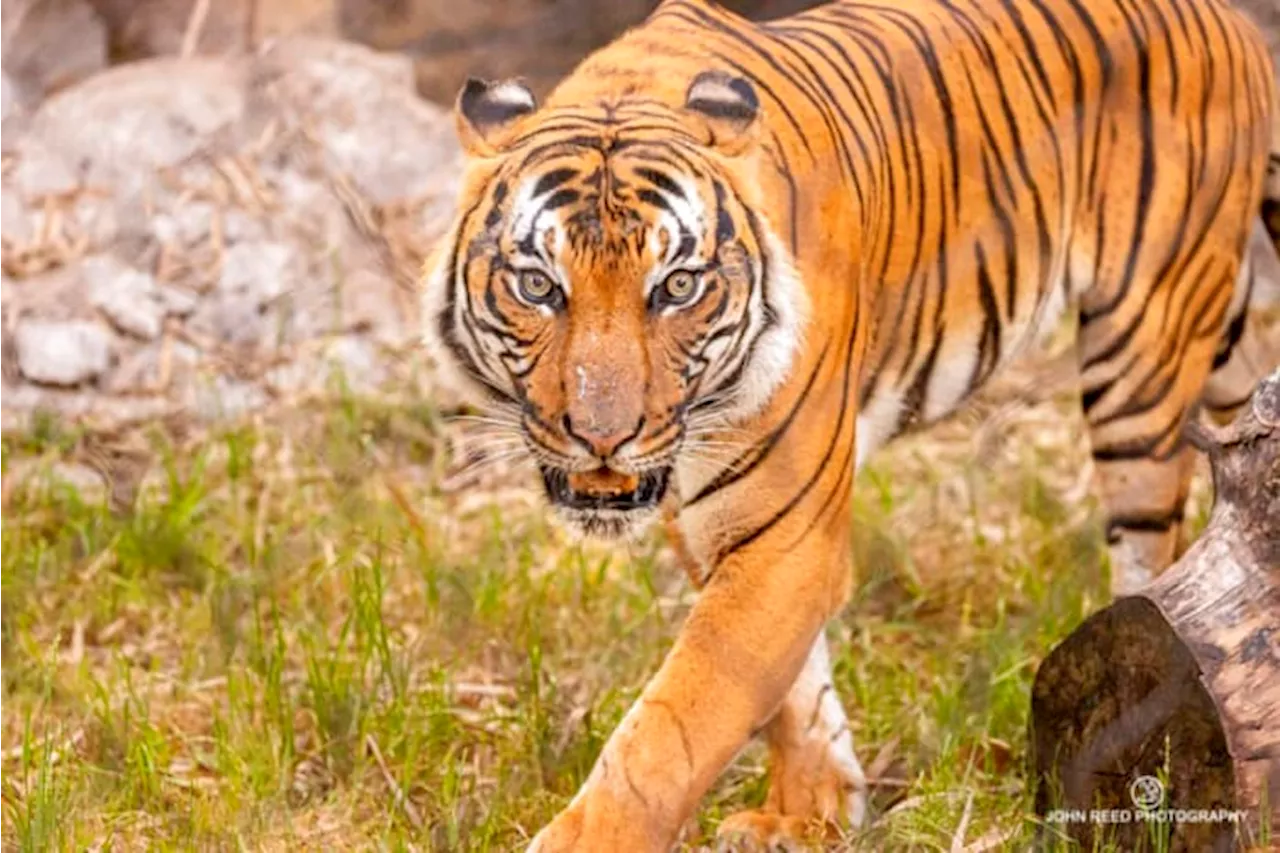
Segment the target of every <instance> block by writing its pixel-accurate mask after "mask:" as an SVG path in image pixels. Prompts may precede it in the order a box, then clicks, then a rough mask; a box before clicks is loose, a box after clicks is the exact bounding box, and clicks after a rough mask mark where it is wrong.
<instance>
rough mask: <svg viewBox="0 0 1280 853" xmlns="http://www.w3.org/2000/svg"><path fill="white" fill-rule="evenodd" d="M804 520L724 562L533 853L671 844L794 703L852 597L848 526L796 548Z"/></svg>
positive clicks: (818, 533) (811, 536) (806, 537)
mask: <svg viewBox="0 0 1280 853" xmlns="http://www.w3.org/2000/svg"><path fill="white" fill-rule="evenodd" d="M835 515H836V516H837V517H839V518H840V519H844V518H847V515H846V514H842V513H835ZM801 525H803V520H802V521H801V522H800V524H780V525H777V526H776V527H774V528H772V530H771V531H770V532H769V533H767V534H765V535H763V536H760V537H759V538H757V539H756V540H754V541H753V542H752V543H751V544H750V545H748V546H746V547H743V548H741V549H740V550H738V551H735V552H734V553H733V554H731V555H730V556H729V557H727V558H725V559H724V560H723V561H722V562H721V563H720V564H719V565H718V566H717V567H716V569H715V571H714V573H713V575H712V577H711V579H710V580H709V581H708V583H707V584H706V586H705V588H704V589H703V591H702V593H701V595H700V596H699V598H698V601H697V603H696V604H695V605H694V607H693V610H692V611H691V613H690V614H689V618H688V620H687V621H686V623H685V626H684V629H683V630H682V632H681V634H680V636H679V638H678V639H677V640H676V643H675V645H674V647H673V648H672V650H671V652H670V654H669V655H668V656H667V659H666V661H665V662H664V663H663V665H662V667H661V669H660V670H659V671H658V673H657V675H655V676H654V678H653V680H652V681H650V683H649V684H648V685H647V686H646V688H645V690H644V692H643V694H642V695H641V697H640V698H639V700H637V702H636V703H635V705H633V706H632V708H631V710H630V711H629V712H628V713H627V715H626V717H625V718H624V719H623V721H622V722H621V724H619V726H618V728H617V729H616V730H615V731H614V733H613V735H612V736H611V737H610V738H609V741H608V743H606V744H605V747H604V749H603V750H602V752H601V754H600V757H599V759H598V760H597V762H596V766H595V768H594V769H593V770H592V773H591V776H590V777H589V778H588V779H587V781H586V783H585V784H584V785H583V787H582V789H581V790H580V791H579V792H578V795H577V796H576V797H575V798H574V799H573V801H572V802H571V803H570V804H569V806H568V808H566V809H565V811H564V812H562V813H561V814H560V815H559V816H557V817H556V819H555V820H554V821H552V823H551V824H550V825H549V826H547V827H546V828H545V829H544V830H543V831H542V832H540V833H539V834H538V835H537V837H536V838H535V839H534V841H533V844H532V846H531V847H530V850H531V851H539V853H546V851H567V850H573V851H596V850H600V851H611V850H627V851H632V850H635V851H640V850H655V851H659V850H667V849H668V848H669V847H670V846H671V844H672V843H673V842H674V841H675V839H676V836H677V834H678V833H679V831H680V828H681V826H682V825H683V824H684V822H685V821H686V820H687V819H688V818H689V816H690V815H691V814H692V813H693V811H694V808H695V807H696V805H697V803H698V800H699V799H700V798H701V796H702V795H703V793H705V792H706V790H707V789H708V788H709V787H710V786H711V785H712V784H713V783H714V782H715V780H716V778H717V777H718V776H719V774H720V772H721V771H722V770H723V769H724V767H725V766H726V765H727V764H728V763H729V762H730V761H731V760H732V759H733V757H734V755H736V754H737V753H738V751H739V750H740V749H741V748H742V747H743V746H744V745H745V744H746V742H747V741H748V739H749V738H750V737H751V736H752V734H753V733H754V732H756V731H758V730H759V729H760V728H761V727H762V726H764V725H765V724H766V723H768V722H769V721H770V720H771V718H774V716H775V714H776V713H777V712H778V711H779V709H780V708H782V707H784V704H783V703H784V699H785V698H786V697H787V695H788V691H789V690H790V688H791V687H792V685H794V684H795V683H796V680H797V677H798V676H799V675H800V673H801V671H802V670H803V669H804V668H805V665H806V661H808V660H810V659H811V657H812V652H813V649H814V644H815V641H817V640H819V637H820V632H821V630H822V626H823V625H824V623H825V622H826V620H827V619H828V618H829V617H830V616H831V615H832V614H833V613H834V612H835V611H836V610H838V609H839V607H840V606H841V605H843V604H844V601H845V599H846V597H847V595H848V591H849V584H850V571H849V563H848V557H847V553H848V552H847V542H848V536H847V530H846V529H845V526H844V525H841V524H830V525H817V526H816V527H813V528H811V529H809V530H808V532H807V534H803V535H802V536H801V538H800V541H798V542H796V541H794V540H795V539H796V537H797V534H798V533H800V530H799V528H800V527H801ZM823 649H824V651H825V647H823ZM815 698H816V697H815ZM810 710H811V709H810Z"/></svg>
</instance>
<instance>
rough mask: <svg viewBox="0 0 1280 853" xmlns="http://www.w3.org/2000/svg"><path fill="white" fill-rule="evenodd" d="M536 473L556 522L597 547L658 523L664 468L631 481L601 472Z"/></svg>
mask: <svg viewBox="0 0 1280 853" xmlns="http://www.w3.org/2000/svg"><path fill="white" fill-rule="evenodd" d="M541 471H542V484H543V486H544V488H545V489H546V492H547V499H548V500H549V501H550V502H551V506H552V509H553V510H554V511H555V518H556V521H557V522H559V524H560V525H561V526H562V527H563V528H565V530H566V531H567V532H568V533H570V534H571V535H573V536H575V537H577V538H580V539H593V540H597V541H603V542H625V541H634V540H636V539H639V538H640V537H641V536H643V535H644V534H645V532H646V531H647V530H648V529H649V527H650V526H651V525H652V524H653V523H654V522H655V521H657V520H658V517H659V515H660V510H659V507H660V506H661V504H662V499H663V498H664V497H666V494H667V486H668V484H669V483H670V480H671V469H670V468H657V469H653V470H650V471H645V472H643V473H641V474H639V475H637V476H626V475H619V474H615V473H614V472H612V471H608V470H606V469H600V470H599V471H596V472H587V473H585V474H582V473H570V472H567V471H564V470H562V469H559V468H551V467H547V466H543V467H542V468H541Z"/></svg>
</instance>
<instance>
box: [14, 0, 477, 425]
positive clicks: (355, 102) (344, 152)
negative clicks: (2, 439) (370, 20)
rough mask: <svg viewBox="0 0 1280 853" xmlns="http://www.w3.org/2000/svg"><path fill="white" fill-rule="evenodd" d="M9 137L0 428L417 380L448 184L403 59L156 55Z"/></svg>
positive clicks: (323, 45)
mask: <svg viewBox="0 0 1280 853" xmlns="http://www.w3.org/2000/svg"><path fill="white" fill-rule="evenodd" d="M156 2H157V3H163V2H164V0H156ZM214 9H216V6H214V4H211V12H210V14H211V15H212V14H213V13H214V12H213V10H214ZM202 43H203V42H202ZM24 122H25V126H24V127H22V128H20V132H19V133H17V134H16V136H15V137H12V138H11V137H10V135H9V133H8V131H9V127H10V125H8V124H6V125H5V131H6V138H5V145H6V152H7V155H6V156H7V157H8V156H11V157H12V166H11V168H7V169H6V171H5V174H4V175H3V219H4V221H3V228H4V234H5V255H6V264H7V266H6V270H7V272H6V276H5V280H4V288H3V316H4V320H5V322H4V328H5V329H6V330H7V331H6V332H5V342H4V345H5V349H6V353H11V354H13V357H12V358H11V359H9V360H7V363H8V364H9V365H10V366H11V367H9V368H8V369H7V372H6V373H5V375H4V382H5V385H4V388H5V390H4V393H5V398H4V399H5V409H4V412H3V414H4V421H5V423H6V424H12V423H21V422H23V418H25V417H28V416H30V414H31V413H32V412H34V411H36V410H39V409H46V410H49V411H53V412H56V413H57V414H58V416H59V417H64V418H67V419H68V420H70V421H75V422H81V421H87V422H92V423H112V422H113V418H119V419H121V420H124V421H128V420H131V419H133V418H137V417H150V416H154V415H156V414H164V413H168V412H172V411H186V412H189V413H190V414H192V415H193V416H194V417H196V418H197V419H211V418H212V419H217V418H225V417H236V416H238V415H239V414H241V413H243V412H245V411H247V410H250V409H254V408H257V407H260V406H263V405H266V404H267V403H268V402H270V399H271V395H272V394H273V393H274V392H276V391H279V390H281V389H284V388H293V389H304V388H305V389H307V390H315V391H318V392H320V393H325V392H329V391H332V390H334V389H335V388H336V387H337V384H336V382H335V377H336V376H337V375H338V374H341V375H342V376H344V377H345V381H346V383H347V384H348V385H349V386H350V387H356V388H359V389H360V390H361V393H365V392H368V393H375V392H376V391H377V390H378V388H380V387H387V386H388V385H389V384H390V383H393V382H394V383H396V384H397V387H401V386H400V385H399V383H401V382H403V381H405V380H406V379H408V380H410V381H413V382H416V381H417V377H416V375H414V374H413V373H412V371H413V370H414V369H415V368H412V367H410V364H417V362H414V361H413V360H412V357H411V355H412V350H413V348H414V347H416V337H417V334H418V329H417V319H416V318H417V311H418V305H417V300H416V299H414V298H413V294H412V293H411V292H410V290H411V287H410V286H408V285H409V283H410V282H411V281H412V280H413V278H414V276H416V275H417V272H418V269H419V268H420V264H421V260H422V254H423V252H424V251H425V247H426V246H427V245H428V244H429V243H430V241H431V240H432V239H433V238H434V237H435V236H436V235H438V234H439V233H440V231H441V229H442V228H443V227H444V225H445V223H446V221H447V215H448V213H449V212H450V211H451V209H452V206H453V198H452V193H453V191H454V187H456V180H457V175H458V173H459V171H460V170H459V169H458V168H457V166H458V161H459V150H458V145H457V143H456V141H455V138H454V131H453V123H452V118H451V116H450V115H449V114H448V112H447V111H445V110H441V109H439V108H436V107H433V106H431V105H429V104H425V103H424V102H422V101H420V100H419V99H418V97H417V95H416V94H415V92H414V90H413V80H412V69H411V67H410V65H409V63H408V62H407V61H406V60H404V59H403V58H397V57H386V56H380V55H378V54H377V53H375V52H373V51H371V50H369V49H367V48H364V47H361V46H358V45H349V44H340V43H331V42H325V41H323V40H318V39H315V38H306V39H295V38H289V39H283V40H280V41H278V42H275V43H273V44H271V45H269V46H267V47H264V48H263V49H262V50H261V51H260V52H259V53H256V54H252V55H242V56H229V57H224V58H218V59H214V58H193V59H188V60H181V59H163V60H160V59H153V60H149V61H145V62H140V63H137V64H135V65H133V66H130V67H122V68H117V69H113V70H111V71H108V72H105V73H103V74H100V75H99V76H97V77H95V78H94V79H91V80H89V81H86V82H83V83H80V84H78V85H76V86H73V87H72V88H70V89H67V90H65V91H63V92H61V93H59V94H58V95H56V96H54V97H52V98H50V99H49V100H48V101H46V102H45V103H44V104H43V105H41V106H40V107H39V108H38V109H37V110H36V111H35V113H34V114H32V115H29V116H27V117H25V118H24ZM36 244H39V245H36ZM15 251H16V254H14V253H15ZM11 259H12V260H11ZM51 328H52V329H54V332H53V334H55V336H56V335H60V336H61V337H60V338H58V337H55V338H54V340H53V342H52V343H50V341H49V337H50V332H49V329H51ZM19 329H22V330H23V331H22V334H21V338H22V340H21V342H20V343H21V347H20V346H19V340H18V337H19V336H18V334H17V332H18V330H19ZM68 330H71V331H68ZM170 330H171V331H172V333H171V334H170V333H169V331H170ZM395 348H399V349H395ZM20 356H21V357H20ZM56 356H66V358H65V359H63V360H62V361H58V360H57V358H55V357H56Z"/></svg>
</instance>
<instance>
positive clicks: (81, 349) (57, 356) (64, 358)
mask: <svg viewBox="0 0 1280 853" xmlns="http://www.w3.org/2000/svg"><path fill="white" fill-rule="evenodd" d="M14 343H15V347H16V349H17V356H18V369H19V370H21V371H22V375H23V376H24V377H25V378H27V379H29V380H31V381H32V382H38V383H42V384H45V385H63V386H70V385H79V384H81V383H84V382H89V381H91V380H93V379H96V378H97V377H98V376H100V375H101V374H102V373H103V372H104V371H106V369H107V368H108V367H110V366H111V353H112V340H111V335H110V333H109V332H107V330H106V329H104V328H103V327H102V326H101V325H99V324H97V323H93V322H90V321H86V320H71V321H67V322H52V321H43V320H23V321H21V322H20V323H19V324H18V328H17V331H16V332H15V333H14Z"/></svg>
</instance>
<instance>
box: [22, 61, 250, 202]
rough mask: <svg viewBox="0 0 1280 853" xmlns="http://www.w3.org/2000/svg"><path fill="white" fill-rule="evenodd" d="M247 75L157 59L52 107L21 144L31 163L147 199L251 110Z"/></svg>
mask: <svg viewBox="0 0 1280 853" xmlns="http://www.w3.org/2000/svg"><path fill="white" fill-rule="evenodd" d="M243 74H244V69H243V67H242V66H240V65H239V64H236V63H227V62H222V61H218V60H212V59H210V60H200V59H191V60H175V59H156V60H150V61H147V62H139V63H135V64H131V65H123V66H119V67H116V68H112V69H110V70H109V71H106V72H104V73H102V74H99V75H97V76H95V77H93V78H92V79H90V80H88V81H86V82H84V83H81V84H80V85H78V86H75V87H74V88H71V89H68V90H66V91H64V92H61V93H59V94H58V95H55V96H54V97H52V98H50V99H49V100H47V101H45V102H44V103H43V104H42V105H41V106H40V108H39V110H37V111H36V113H35V115H34V116H32V119H31V126H30V129H29V131H28V133H27V134H26V136H25V137H24V138H23V139H22V140H21V141H20V142H19V144H18V147H17V154H18V158H19V163H18V167H17V168H18V169H19V170H23V169H26V168H29V167H28V163H27V161H28V158H31V157H37V156H40V155H41V153H42V149H44V150H47V152H49V153H48V154H45V156H50V155H52V156H56V157H57V158H60V160H61V162H62V163H64V164H74V167H75V172H76V175H77V177H78V178H79V180H80V182H81V183H82V184H86V185H89V186H94V187H99V188H101V187H112V188H113V189H114V190H115V192H116V193H117V194H119V193H121V192H122V191H123V192H127V193H130V194H133V195H136V194H138V193H141V192H142V191H143V190H144V189H145V188H147V187H148V186H149V185H153V184H154V182H155V179H156V175H155V172H156V170H158V169H162V168H165V167H168V166H174V165H176V164H178V163H180V162H182V161H183V160H185V159H187V158H189V157H191V156H192V155H194V154H195V153H196V152H198V151H201V150H208V149H209V148H210V147H211V146H213V145H214V144H215V142H217V141H218V140H217V139H216V138H215V137H216V136H217V135H218V134H219V133H220V132H222V131H228V130H229V128H230V127H231V126H232V125H233V124H234V123H235V122H237V121H238V120H239V119H240V118H241V116H242V114H243V110H244V101H245V99H244V77H243Z"/></svg>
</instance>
